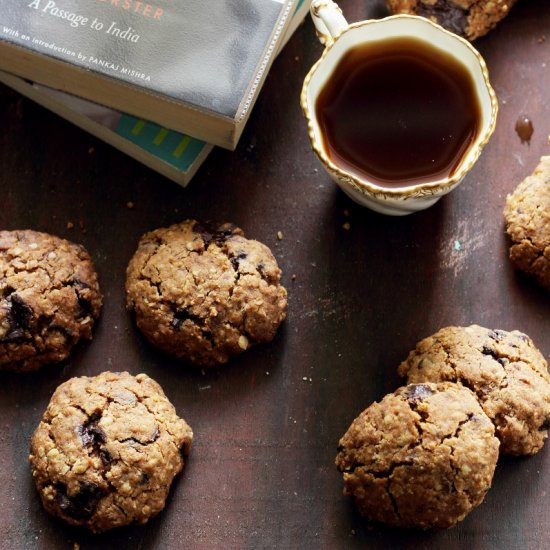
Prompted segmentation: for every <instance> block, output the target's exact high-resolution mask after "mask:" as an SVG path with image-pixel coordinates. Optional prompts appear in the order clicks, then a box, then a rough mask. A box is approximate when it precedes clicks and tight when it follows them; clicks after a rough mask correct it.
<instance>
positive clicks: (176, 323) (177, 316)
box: [172, 309, 204, 329]
mask: <svg viewBox="0 0 550 550" xmlns="http://www.w3.org/2000/svg"><path fill="white" fill-rule="evenodd" d="M188 320H189V321H192V322H193V323H195V324H197V325H204V320H203V319H201V318H200V317H199V316H198V315H193V314H192V313H190V312H189V311H188V310H187V309H178V310H176V312H175V313H174V318H173V319H172V327H174V328H175V329H180V328H181V327H182V325H183V323H184V322H185V321H188Z"/></svg>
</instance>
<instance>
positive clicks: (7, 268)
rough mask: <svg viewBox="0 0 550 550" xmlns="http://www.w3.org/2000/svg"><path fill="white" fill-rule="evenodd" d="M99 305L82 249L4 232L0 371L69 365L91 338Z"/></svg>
mask: <svg viewBox="0 0 550 550" xmlns="http://www.w3.org/2000/svg"><path fill="white" fill-rule="evenodd" d="M101 301H102V297H101V293H100V291H99V284H98V278H97V273H96V270H95V267H94V265H93V262H92V259H91V258H90V255H89V254H88V252H87V251H86V250H85V248H84V247H83V246H81V245H78V244H74V243H71V242H69V241H66V240H64V239H61V238H59V237H55V236H53V235H49V234H47V233H40V232H38V231H31V230H21V231H0V370H13V371H31V370H35V369H38V368H39V367H41V366H43V365H45V364H49V363H58V362H60V361H63V360H64V359H66V358H67V357H68V356H69V354H70V352H71V350H72V348H73V347H74V346H75V345H76V343H77V342H78V341H79V340H81V339H86V340H90V339H91V338H92V327H93V325H94V321H95V320H96V319H97V318H98V316H99V312H100V310H101Z"/></svg>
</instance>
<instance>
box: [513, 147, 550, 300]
mask: <svg viewBox="0 0 550 550" xmlns="http://www.w3.org/2000/svg"><path fill="white" fill-rule="evenodd" d="M504 219H505V221H506V232H507V233H508V235H509V237H510V239H511V240H512V246H511V247H510V260H511V261H512V262H513V263H514V264H515V265H516V267H517V268H519V269H521V270H522V271H524V272H525V273H527V274H528V275H530V276H531V277H533V278H534V279H535V280H536V281H537V282H538V283H539V284H540V285H542V286H543V287H544V288H546V289H548V290H550V156H546V157H541V159H540V161H539V164H538V165H537V167H536V168H535V171H534V172H533V174H532V175H531V176H529V177H527V178H526V179H524V180H523V181H522V182H521V183H520V184H519V185H518V187H517V188H516V189H515V190H514V192H513V193H511V194H510V195H508V197H507V198H506V206H505V209H504Z"/></svg>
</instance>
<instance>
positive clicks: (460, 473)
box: [336, 383, 499, 529]
mask: <svg viewBox="0 0 550 550" xmlns="http://www.w3.org/2000/svg"><path fill="white" fill-rule="evenodd" d="M494 433H495V429H494V426H493V424H492V423H491V421H490V420H489V418H488V417H487V415H486V414H485V413H484V412H483V410H482V409H481V407H480V405H479V403H478V401H477V399H476V396H475V395H474V394H473V393H472V392H471V391H470V390H469V389H467V388H464V387H463V386H459V385H458V384H452V383H440V384H431V383H427V384H411V385H409V386H406V387H402V388H399V389H398V390H397V391H395V392H394V393H392V394H388V395H386V397H384V399H382V401H380V403H373V404H372V405H371V406H370V407H368V408H367V409H366V410H364V411H363V412H362V413H361V414H360V415H359V416H358V417H357V418H356V419H355V420H354V421H353V423H352V424H351V426H350V428H349V429H348V431H347V432H346V434H345V435H344V436H343V437H342V439H341V440H340V446H339V448H338V455H337V457H336V466H337V467H338V469H339V470H340V471H341V472H342V473H343V477H344V494H346V495H349V496H352V497H353V498H354V499H355V503H356V504H357V507H358V509H359V512H360V513H361V514H362V515H364V516H366V517H367V518H368V519H370V520H373V521H376V522H382V523H386V524H389V525H393V526H396V527H414V528H420V529H428V528H431V527H439V528H447V527H451V526H453V525H454V524H456V523H457V522H459V521H461V520H462V519H464V517H465V516H466V515H467V514H468V513H469V512H470V511H471V510H472V509H473V508H474V507H476V506H477V505H478V504H480V503H481V502H482V500H483V498H484V496H485V493H486V492H487V490H488V489H489V488H490V486H491V483H492V479H493V473H494V470H495V466H496V462H497V458H498V447H499V442H498V439H497V438H496V437H495V435H494Z"/></svg>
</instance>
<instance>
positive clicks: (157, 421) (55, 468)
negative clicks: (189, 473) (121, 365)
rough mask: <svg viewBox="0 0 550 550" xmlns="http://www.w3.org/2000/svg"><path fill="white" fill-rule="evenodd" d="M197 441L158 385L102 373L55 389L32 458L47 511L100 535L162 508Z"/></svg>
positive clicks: (146, 379) (36, 434)
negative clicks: (193, 440)
mask: <svg viewBox="0 0 550 550" xmlns="http://www.w3.org/2000/svg"><path fill="white" fill-rule="evenodd" d="M192 439H193V432H192V431H191V428H190V427H189V426H188V425H187V424H186V422H185V421H184V420H182V419H181V418H178V416H177V415H176V412H175V410H174V407H173V406H172V404H171V403H170V402H169V401H168V399H167V398H166V396H165V395H164V393H163V391H162V389H161V387H160V386H159V385H158V384H157V383H156V382H155V381H154V380H152V379H151V378H149V377H148V376H146V375H145V374H139V375H137V376H135V377H134V376H131V375H130V374H128V373H127V372H122V373H112V372H104V373H102V374H100V375H99V376H95V377H80V378H72V379H70V380H68V381H67V382H65V383H64V384H62V385H61V386H59V387H58V388H57V390H56V391H55V393H54V394H53V396H52V398H51V401H50V403H49V405H48V408H47V409H46V412H45V413H44V416H43V418H42V421H41V422H40V424H39V426H38V428H37V429H36V431H35V432H34V434H33V436H32V441H31V452H30V456H29V459H30V462H31V465H32V475H33V477H34V481H35V483H36V487H37V489H38V492H39V493H40V497H41V499H42V503H43V505H44V507H45V508H46V510H47V511H48V512H50V513H51V514H53V515H55V516H58V517H60V518H62V519H63V520H65V521H67V522H68V523H70V524H72V525H80V526H83V527H87V528H89V529H91V530H92V531H94V532H101V531H106V530H108V529H112V528H114V527H120V526H123V525H128V524H131V523H139V524H143V523H146V522H147V520H148V519H149V518H151V517H152V516H154V515H156V514H158V513H159V512H160V511H161V510H162V509H163V508H164V504H165V501H166V497H167V495H168V491H169V489H170V484H171V483H172V480H173V478H174V476H175V475H176V474H178V473H179V472H180V471H181V470H182V468H183V458H182V456H181V453H182V452H183V453H185V454H187V453H189V450H190V448H191V443H192Z"/></svg>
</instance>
